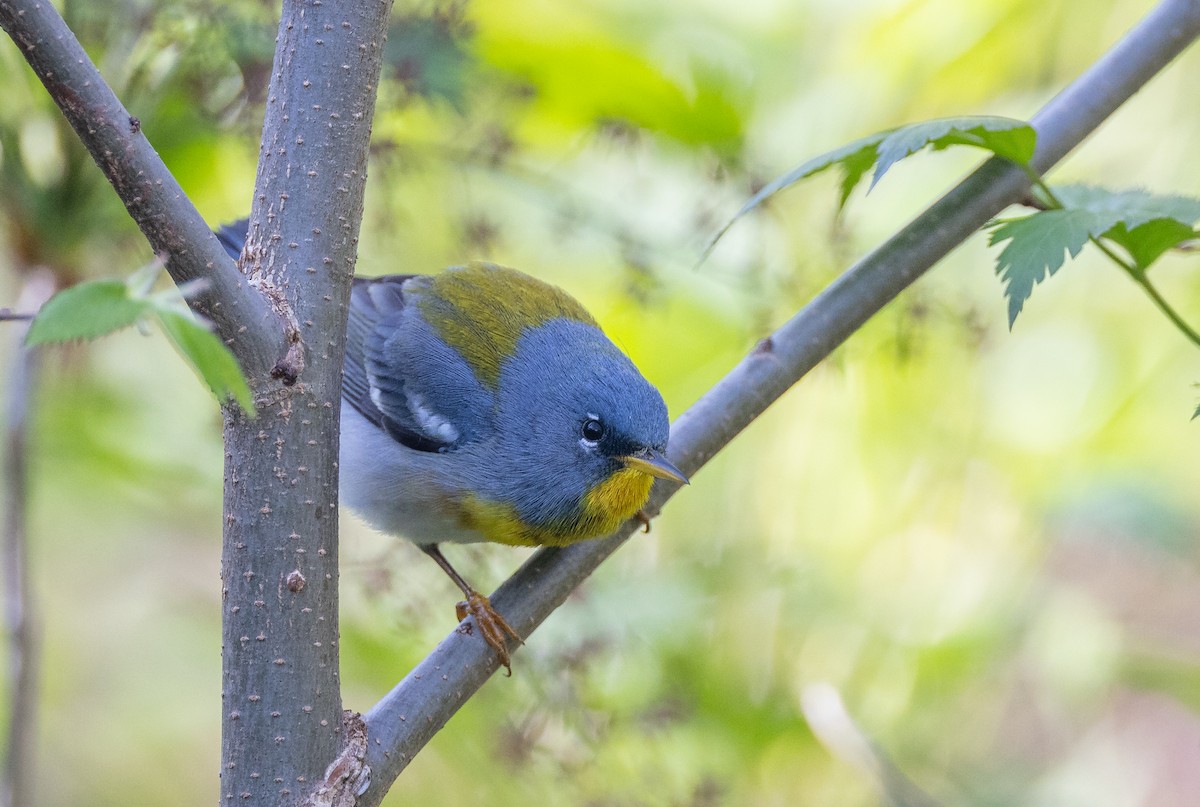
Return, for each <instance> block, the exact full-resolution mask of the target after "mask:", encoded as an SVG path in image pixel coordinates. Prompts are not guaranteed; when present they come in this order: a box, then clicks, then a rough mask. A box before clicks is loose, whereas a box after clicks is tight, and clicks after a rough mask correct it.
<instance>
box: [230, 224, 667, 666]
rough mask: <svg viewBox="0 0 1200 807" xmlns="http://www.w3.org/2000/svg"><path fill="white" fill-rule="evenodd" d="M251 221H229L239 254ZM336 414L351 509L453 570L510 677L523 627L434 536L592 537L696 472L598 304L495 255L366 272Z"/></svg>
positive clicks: (562, 541)
mask: <svg viewBox="0 0 1200 807" xmlns="http://www.w3.org/2000/svg"><path fill="white" fill-rule="evenodd" d="M247 227H248V222H247V221H241V222H238V223H237V224H233V225H227V226H225V227H222V228H221V229H220V230H219V231H218V237H219V238H220V240H221V242H222V244H223V245H224V246H225V249H226V250H227V251H228V252H229V254H230V255H232V256H233V257H234V258H235V259H236V258H237V257H238V256H239V255H240V254H241V251H242V247H243V245H244V243H245V240H246V234H247ZM341 416H342V427H341V428H342V430H341V455H340V471H341V484H340V490H339V492H340V496H341V501H342V503H343V504H345V505H346V506H347V507H349V508H350V509H351V510H352V511H354V512H355V513H357V514H358V515H359V516H360V517H362V518H363V519H364V520H365V521H366V522H368V523H369V524H371V525H372V526H374V527H376V528H377V529H379V530H381V531H383V532H385V533H388V534H391V535H398V536H402V537H404V538H407V539H408V540H410V541H413V542H414V543H415V544H417V545H418V546H419V547H420V548H421V549H422V550H423V551H424V552H425V553H426V554H428V555H429V556H430V557H432V558H433V559H434V560H435V561H436V562H437V563H438V565H439V566H441V567H442V569H443V570H444V571H445V572H446V574H448V575H449V576H450V577H451V579H453V580H454V582H455V584H456V585H457V586H458V587H459V588H460V589H462V591H463V594H464V595H466V598H467V599H466V601H465V602H463V603H459V607H458V616H459V619H460V620H461V619H464V618H465V616H466V615H467V614H470V615H471V616H473V617H474V619H475V623H476V625H477V627H478V628H479V631H480V633H481V634H482V636H483V638H484V640H485V641H486V642H487V643H488V644H489V645H490V646H491V647H492V648H493V649H494V650H495V652H496V655H497V657H498V658H499V660H500V663H501V664H503V665H504V667H505V668H506V669H509V671H510V673H511V668H510V667H509V661H510V658H509V652H508V647H507V638H508V637H510V636H511V637H512V638H514V639H517V640H518V641H519V640H520V639H521V637H520V635H519V634H518V633H517V631H515V630H514V629H513V628H512V627H511V626H510V625H509V624H508V623H507V622H506V621H505V620H504V618H503V617H502V616H500V614H499V613H497V612H496V611H494V610H493V609H492V607H491V604H490V603H489V602H488V599H487V597H485V596H483V595H482V594H480V593H479V592H477V591H475V589H474V588H473V587H472V586H471V585H470V584H469V583H467V582H466V580H464V579H463V577H462V576H461V575H459V574H458V572H456V571H455V570H454V568H453V567H452V566H451V565H450V563H449V562H448V561H447V560H446V559H445V557H444V556H443V555H442V553H441V551H440V550H439V549H438V544H441V543H445V542H451V543H470V542H476V541H493V542H496V543H502V544H511V545H517V546H563V545H566V544H571V543H574V542H576V541H581V540H584V539H587V538H595V537H598V536H601V535H606V534H608V533H610V532H612V531H613V530H615V529H616V528H617V526H618V525H620V524H621V522H623V521H625V520H626V519H628V518H630V517H632V516H634V515H637V514H639V513H640V510H641V508H642V506H643V505H644V504H645V503H646V499H647V497H648V496H649V495H650V487H651V484H652V483H653V481H654V478H655V477H659V478H663V479H669V480H673V481H675V482H680V483H686V482H687V481H688V480H687V478H686V477H685V476H684V475H683V473H681V472H680V471H679V469H678V468H676V467H675V466H674V465H673V464H671V462H670V461H669V460H668V459H667V457H666V453H665V452H666V448H667V436H668V432H669V426H670V424H669V421H668V418H667V407H666V404H665V403H664V402H663V399H662V396H661V395H660V394H659V393H658V390H656V389H655V388H654V387H653V386H652V385H651V384H650V383H649V382H648V381H647V380H646V379H645V378H643V377H642V375H641V373H639V372H638V370H637V368H636V367H634V365H633V363H632V362H631V361H630V360H629V359H628V358H627V357H626V356H625V354H623V353H622V352H621V351H620V350H619V349H618V348H617V347H616V346H615V345H614V344H613V343H612V342H611V341H610V340H609V339H608V338H607V337H606V336H605V335H604V333H603V332H602V331H601V330H600V327H599V326H598V325H597V324H596V321H595V320H594V319H593V318H592V317H591V315H590V314H588V312H587V310H586V309H584V308H583V306H582V305H580V304H579V303H578V302H577V301H576V300H575V299H574V298H572V297H571V296H569V295H568V294H567V293H566V292H564V291H562V290H561V289H558V288H556V287H554V286H551V285H549V284H547V283H543V282H542V281H539V280H536V279H534V278H532V277H530V276H528V275H526V274H523V273H521V272H518V271H516V270H514V269H508V268H505V267H502V266H497V265H495V264H489V263H473V264H470V265H467V266H461V267H453V268H450V269H446V270H444V271H443V272H441V273H440V274H437V275H388V276H384V277H378V278H355V280H354V286H353V289H352V291H351V296H350V314H349V323H348V328H347V338H346V357H345V368H344V374H343V381H342V407H341Z"/></svg>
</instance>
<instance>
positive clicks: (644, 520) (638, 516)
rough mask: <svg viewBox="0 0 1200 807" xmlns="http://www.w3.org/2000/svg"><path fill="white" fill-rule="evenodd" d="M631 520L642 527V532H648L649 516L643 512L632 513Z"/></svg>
mask: <svg viewBox="0 0 1200 807" xmlns="http://www.w3.org/2000/svg"><path fill="white" fill-rule="evenodd" d="M633 520H634V521H636V522H637V523H639V524H641V525H642V532H650V515H649V513H647V512H646V511H645V510H638V511H637V512H636V513H634V514H633Z"/></svg>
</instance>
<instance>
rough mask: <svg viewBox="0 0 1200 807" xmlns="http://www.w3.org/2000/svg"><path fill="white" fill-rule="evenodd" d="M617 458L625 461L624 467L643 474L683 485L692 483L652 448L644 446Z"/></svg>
mask: <svg viewBox="0 0 1200 807" xmlns="http://www.w3.org/2000/svg"><path fill="white" fill-rule="evenodd" d="M617 459H619V460H620V461H621V462H623V463H625V467H626V468H633V469H634V470H637V471H641V472H642V473H644V474H649V475H650V476H656V477H658V478H659V479H670V480H671V481H672V482H679V483H681V484H684V485H690V484H692V483H691V482H690V481H688V478H687V477H686V476H684V475H683V471H681V470H679V469H678V468H676V467H675V466H674V465H673V464H672V463H671V461H670V460H669V459H667V458H666V457H664V456H663V455H662V453H661V452H658V451H654V450H653V449H649V448H645V449H642V450H641V451H639V452H637V453H636V454H629V455H628V456H625V457H617Z"/></svg>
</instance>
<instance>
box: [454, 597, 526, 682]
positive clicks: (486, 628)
mask: <svg viewBox="0 0 1200 807" xmlns="http://www.w3.org/2000/svg"><path fill="white" fill-rule="evenodd" d="M455 612H456V613H457V614H458V621H459V622H462V621H463V620H464V619H466V618H467V617H468V616H470V617H473V618H474V619H475V626H476V627H477V628H479V633H480V634H482V636H483V640H484V641H485V642H487V643H488V646H489V647H491V648H492V650H494V651H495V652H496V658H497V659H499V661H500V664H501V665H502V666H503V667H504V669H505V670H507V671H508V674H509V675H510V676H511V675H512V666H511V664H510V662H511V661H512V656H511V654H510V653H509V652H508V639H509V637H512V638H513V639H516V640H517V642H518V643H520V644H524V642H523V641H521V635H520V634H519V633H517V632H516V631H515V630H513V627H512V625H509V624H508V623H507V622H506V621H505V620H504V617H502V616H500V613H499V612H498V611H496V609H494V608H492V603H491V602H490V601H489V600H488V598H487V597H485V596H483V595H482V594H480V593H479V592H478V591H472V592H471V593H470V595H469V596H468V597H467V599H466V600H464V601H463V602H460V603H459V604H458V605H457V606H455ZM463 628H466V631H465V632H467V633H470V624H469V623H467V624H464V625H463Z"/></svg>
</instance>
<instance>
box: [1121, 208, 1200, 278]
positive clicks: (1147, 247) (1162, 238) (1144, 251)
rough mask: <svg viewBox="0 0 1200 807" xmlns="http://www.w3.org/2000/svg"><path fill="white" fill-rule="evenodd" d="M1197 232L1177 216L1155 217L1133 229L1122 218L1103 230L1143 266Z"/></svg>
mask: <svg viewBox="0 0 1200 807" xmlns="http://www.w3.org/2000/svg"><path fill="white" fill-rule="evenodd" d="M1198 235H1200V233H1197V232H1196V231H1195V230H1193V229H1192V228H1191V227H1189V226H1187V225H1186V224H1184V223H1183V222H1181V221H1179V220H1178V219H1152V220H1150V221H1148V222H1146V223H1145V224H1142V225H1139V226H1137V227H1134V228H1133V229H1132V230H1130V229H1128V228H1127V226H1126V224H1125V223H1124V222H1121V223H1120V224H1118V225H1117V226H1115V227H1113V228H1112V229H1111V230H1109V231H1107V232H1106V233H1104V237H1105V238H1110V239H1112V240H1113V241H1116V242H1117V243H1118V244H1120V245H1121V246H1122V247H1124V248H1125V251H1126V252H1128V253H1129V257H1131V258H1133V262H1134V264H1136V265H1137V266H1138V268H1139V269H1143V270H1145V269H1148V268H1149V267H1150V264H1152V263H1154V262H1155V261H1156V260H1158V259H1159V257H1161V256H1162V254H1163V253H1164V252H1166V251H1167V250H1168V249H1174V248H1175V247H1177V246H1179V245H1180V244H1182V243H1184V242H1185V241H1191V240H1192V239H1194V238H1196V237H1197V236H1198Z"/></svg>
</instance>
